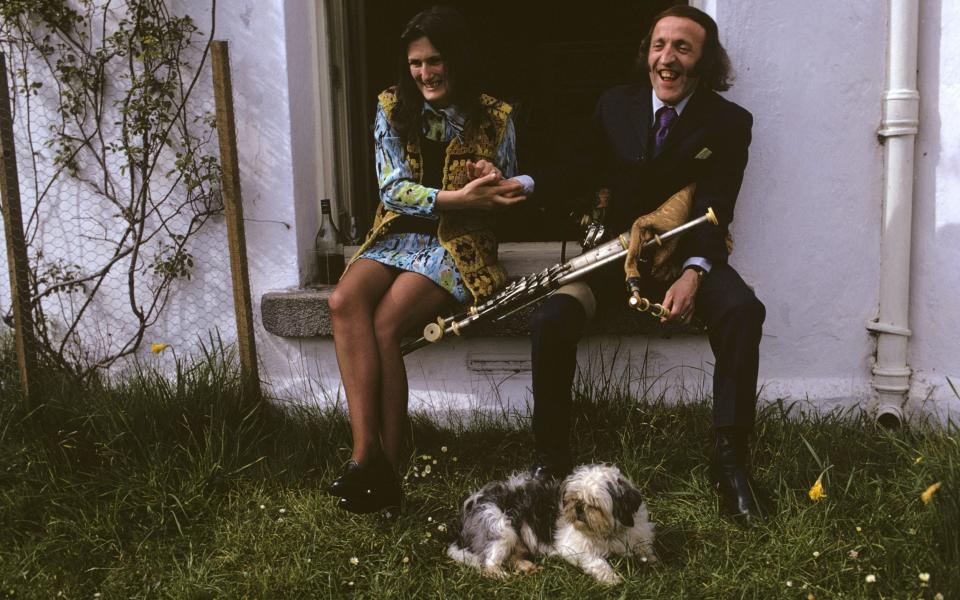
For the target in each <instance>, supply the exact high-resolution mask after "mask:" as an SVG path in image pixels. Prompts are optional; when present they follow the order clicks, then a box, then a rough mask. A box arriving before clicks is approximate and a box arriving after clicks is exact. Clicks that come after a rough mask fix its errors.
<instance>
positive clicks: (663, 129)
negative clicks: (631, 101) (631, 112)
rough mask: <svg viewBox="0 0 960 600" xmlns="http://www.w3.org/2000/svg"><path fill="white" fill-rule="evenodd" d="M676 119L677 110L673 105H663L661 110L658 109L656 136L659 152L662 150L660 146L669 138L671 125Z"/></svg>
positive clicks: (655, 140) (655, 141)
mask: <svg viewBox="0 0 960 600" xmlns="http://www.w3.org/2000/svg"><path fill="white" fill-rule="evenodd" d="M676 120H677V111H675V110H674V109H673V107H671V106H662V107H660V110H658V111H657V134H656V136H655V137H654V144H655V145H656V151H657V152H660V148H662V147H663V141H664V140H665V139H667V134H668V133H670V127H671V126H672V125H673V122H674V121H676Z"/></svg>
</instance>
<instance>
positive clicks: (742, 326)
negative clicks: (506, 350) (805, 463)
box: [531, 264, 766, 465]
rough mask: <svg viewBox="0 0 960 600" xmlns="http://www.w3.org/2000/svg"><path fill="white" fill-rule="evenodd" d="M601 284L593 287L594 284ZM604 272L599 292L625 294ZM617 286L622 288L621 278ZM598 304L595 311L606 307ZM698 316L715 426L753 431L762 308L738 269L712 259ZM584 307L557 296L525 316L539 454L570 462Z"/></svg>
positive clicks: (548, 459) (699, 299)
mask: <svg viewBox="0 0 960 600" xmlns="http://www.w3.org/2000/svg"><path fill="white" fill-rule="evenodd" d="M600 281H602V282H603V287H604V288H608V289H603V290H601V289H599V285H600V284H599V282H600ZM610 281H611V278H610V277H605V278H602V279H599V280H594V282H592V283H591V286H592V287H593V288H594V290H595V294H596V293H597V292H599V291H603V292H604V294H603V295H600V298H604V296H606V297H607V298H613V297H618V298H619V299H620V301H621V302H626V297H627V296H626V292H625V291H623V292H620V293H619V294H613V293H611V290H609V288H610V287H613V286H610V285H609V282H610ZM619 289H620V290H623V289H625V288H624V286H623V284H622V283H620V284H619ZM609 305H610V304H609V301H608V302H603V301H601V302H599V303H598V310H603V309H604V307H606V306H609ZM695 314H696V316H697V317H698V318H699V319H700V320H701V321H702V322H703V323H705V324H706V326H707V331H708V335H709V340H710V347H711V348H712V350H713V354H714V358H715V364H714V372H713V425H714V427H735V428H737V429H738V430H739V431H741V432H743V433H749V432H750V431H752V429H753V424H754V418H755V411H756V393H757V370H758V365H759V346H760V338H761V332H762V326H763V321H764V318H765V316H766V309H765V308H764V305H763V303H761V302H760V300H758V299H757V297H756V295H755V294H754V292H753V290H752V289H751V288H750V287H749V286H748V285H747V284H746V283H745V282H744V281H743V279H742V278H741V277H740V275H739V274H738V273H737V272H736V270H734V269H733V268H732V267H730V266H729V265H727V264H719V265H715V266H714V267H713V269H712V270H711V271H710V273H709V274H707V275H705V276H704V277H703V279H701V281H700V287H699V288H698V291H697V297H696V309H695ZM586 321H587V317H586V313H585V311H584V309H583V307H582V306H581V304H580V302H579V301H577V300H576V299H575V298H573V297H571V296H568V295H565V294H555V295H553V296H551V297H550V298H548V299H547V300H546V301H545V302H544V303H543V304H541V305H540V306H539V307H538V308H537V310H536V311H535V312H534V314H533V316H532V318H531V346H532V367H533V401H534V404H533V432H534V438H535V440H536V449H537V454H538V457H539V460H540V461H541V462H543V463H547V464H554V465H569V463H570V449H569V432H570V404H571V401H572V390H571V388H572V387H573V380H574V376H575V375H576V368H577V360H576V356H577V343H578V342H579V340H580V337H581V336H582V335H583V330H584V326H585V324H586Z"/></svg>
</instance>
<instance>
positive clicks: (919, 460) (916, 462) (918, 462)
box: [913, 456, 923, 465]
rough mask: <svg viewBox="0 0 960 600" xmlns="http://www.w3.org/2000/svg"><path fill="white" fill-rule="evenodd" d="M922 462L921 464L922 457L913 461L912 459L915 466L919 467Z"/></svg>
mask: <svg viewBox="0 0 960 600" xmlns="http://www.w3.org/2000/svg"><path fill="white" fill-rule="evenodd" d="M922 462H923V456H918V457H916V458H915V459H913V464H915V465H919V464H920V463H922Z"/></svg>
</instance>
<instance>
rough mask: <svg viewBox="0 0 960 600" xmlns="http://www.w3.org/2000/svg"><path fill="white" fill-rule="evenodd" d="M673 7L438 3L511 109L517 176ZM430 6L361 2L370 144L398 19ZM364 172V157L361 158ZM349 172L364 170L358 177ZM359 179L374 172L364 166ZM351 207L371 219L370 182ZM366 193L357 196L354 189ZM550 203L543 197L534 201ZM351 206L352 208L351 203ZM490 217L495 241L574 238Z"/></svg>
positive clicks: (563, 223)
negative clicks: (463, 31) (454, 18)
mask: <svg viewBox="0 0 960 600" xmlns="http://www.w3.org/2000/svg"><path fill="white" fill-rule="evenodd" d="M678 3H685V2H677V1H676V0H593V1H590V2H576V3H557V2H548V1H544V0H512V1H509V2H507V1H503V0H487V1H485V2H475V1H470V2H468V1H466V0H451V1H447V2H443V4H448V5H452V6H455V7H456V8H458V9H459V10H460V11H461V12H462V13H463V14H464V15H465V16H466V18H467V20H468V21H469V23H470V25H471V27H472V28H473V30H474V32H475V36H476V38H477V40H478V46H479V48H480V62H481V66H482V72H483V76H484V83H485V85H484V88H483V89H484V91H486V92H487V93H489V94H491V95H494V96H496V97H498V98H500V99H502V100H506V101H508V102H510V103H511V104H513V105H514V107H515V109H516V113H515V122H516V125H517V144H518V161H519V167H520V172H521V173H522V172H524V168H525V167H527V168H529V166H530V165H531V164H532V162H533V161H535V160H537V161H539V160H545V159H549V158H550V157H553V156H554V155H555V152H556V150H557V149H558V148H562V147H563V146H564V144H565V143H566V142H567V138H569V137H570V132H571V131H574V130H575V129H576V127H577V124H578V123H582V122H583V121H584V120H585V119H587V118H588V117H589V115H590V113H591V112H592V110H593V106H594V103H595V102H596V99H597V97H598V96H599V94H600V93H601V92H602V91H603V90H605V89H606V88H609V87H611V86H613V85H616V84H619V83H624V82H628V81H631V80H634V79H635V78H636V77H637V74H636V72H635V71H634V61H635V57H636V53H637V48H638V46H639V43H640V40H641V38H642V37H643V35H644V34H645V33H646V30H647V27H648V26H649V23H650V21H651V19H652V17H653V16H654V15H656V14H657V13H658V12H660V11H661V10H663V9H665V8H667V7H669V6H671V5H674V4H678ZM432 4H436V2H427V1H421V0H368V1H367V3H366V6H365V10H364V13H365V15H366V18H365V19H364V21H365V23H364V28H365V31H364V39H365V40H366V48H365V50H366V58H367V64H366V82H365V83H366V88H367V90H368V92H369V93H368V94H367V95H368V96H369V97H368V98H366V99H365V103H366V104H365V116H364V118H365V119H366V130H365V131H364V132H360V133H362V134H364V135H367V136H368V138H369V133H368V132H369V128H370V126H372V119H373V114H374V110H375V108H376V94H377V93H378V92H379V91H380V90H382V89H384V88H386V87H388V86H390V85H392V84H393V83H394V82H395V80H396V70H395V69H396V52H397V43H396V42H395V40H397V39H398V38H399V36H400V33H401V32H402V30H403V27H404V25H405V24H406V22H407V20H408V19H409V18H410V17H411V16H413V15H414V14H416V13H417V12H418V11H420V10H422V9H424V8H426V7H428V6H430V5H432ZM366 154H367V156H366V160H367V161H368V165H372V161H373V158H372V151H371V152H367V153H366ZM358 172H363V170H359V171H358ZM367 172H368V173H373V169H372V166H369V171H367ZM355 189H357V190H358V191H360V195H361V196H365V197H361V198H360V199H359V200H360V204H361V205H364V208H366V210H361V211H359V212H361V213H362V214H363V215H365V216H369V215H370V214H372V210H373V207H374V206H375V205H376V202H377V194H376V182H375V181H370V182H369V185H368V186H366V187H364V186H356V188H355ZM363 189H366V192H363V191H361V190H363ZM542 200H546V201H548V202H549V199H542ZM355 205H356V204H355ZM505 212H506V214H504V215H502V218H499V219H498V222H499V224H500V225H499V229H500V230H499V234H500V239H501V240H502V241H544V240H558V239H576V238H578V237H579V235H580V232H579V228H578V227H576V226H575V225H574V224H573V220H572V219H570V218H569V217H567V216H565V215H553V214H552V213H549V212H544V211H543V210H538V209H535V208H534V207H532V206H520V207H517V208H511V209H509V210H508V211H505Z"/></svg>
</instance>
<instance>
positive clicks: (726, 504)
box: [710, 429, 762, 526]
mask: <svg viewBox="0 0 960 600" xmlns="http://www.w3.org/2000/svg"><path fill="white" fill-rule="evenodd" d="M749 450H750V449H749V445H748V443H747V436H746V435H745V434H743V433H739V432H736V431H730V430H728V429H718V430H717V445H716V449H715V450H714V454H713V459H712V460H711V462H710V476H711V479H712V480H713V483H714V485H715V486H716V488H717V493H718V494H719V495H720V508H721V510H722V511H723V512H725V513H727V514H729V515H732V516H733V518H734V520H735V521H737V522H739V523H742V524H744V525H747V526H752V525H755V524H756V522H757V521H758V520H759V519H760V518H761V517H762V515H761V512H760V507H759V505H758V504H757V499H756V496H755V494H754V490H753V484H752V482H751V480H750V472H749V468H748V466H747V465H748V464H749V462H748V458H749Z"/></svg>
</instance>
